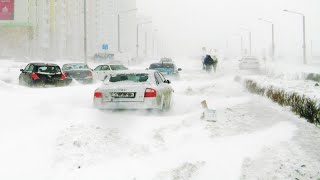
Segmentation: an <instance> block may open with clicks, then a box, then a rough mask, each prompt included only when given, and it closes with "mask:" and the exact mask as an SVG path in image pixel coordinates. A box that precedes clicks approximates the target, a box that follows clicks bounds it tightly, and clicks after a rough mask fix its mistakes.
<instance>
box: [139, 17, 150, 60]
mask: <svg viewBox="0 0 320 180" xmlns="http://www.w3.org/2000/svg"><path fill="white" fill-rule="evenodd" d="M150 23H152V21H146V22H142V23H137V45H136V46H137V47H136V56H137V57H138V56H139V26H140V25H143V24H150Z"/></svg>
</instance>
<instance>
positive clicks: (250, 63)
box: [239, 56, 260, 70]
mask: <svg viewBox="0 0 320 180" xmlns="http://www.w3.org/2000/svg"><path fill="white" fill-rule="evenodd" d="M259 68H260V62H259V59H258V58H257V57H254V56H245V57H243V58H241V60H240V63H239V69H247V70H249V69H259Z"/></svg>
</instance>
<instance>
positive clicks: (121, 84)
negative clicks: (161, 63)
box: [93, 70, 173, 110]
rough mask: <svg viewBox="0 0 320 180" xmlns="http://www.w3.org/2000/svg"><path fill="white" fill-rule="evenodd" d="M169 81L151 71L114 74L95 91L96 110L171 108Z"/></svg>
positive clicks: (171, 90) (156, 72) (171, 92)
mask: <svg viewBox="0 0 320 180" xmlns="http://www.w3.org/2000/svg"><path fill="white" fill-rule="evenodd" d="M172 94H173V89H172V87H171V86H170V81H169V80H166V79H165V77H164V76H163V75H162V74H161V73H159V72H158V71H154V70H140V71H130V70H126V71H118V72H113V74H112V75H110V76H109V77H108V78H107V79H105V81H104V83H103V85H102V86H101V87H99V88H98V89H96V90H95V92H94V99H93V101H94V105H95V107H96V108H99V109H156V110H167V109H169V108H170V106H171V100H172Z"/></svg>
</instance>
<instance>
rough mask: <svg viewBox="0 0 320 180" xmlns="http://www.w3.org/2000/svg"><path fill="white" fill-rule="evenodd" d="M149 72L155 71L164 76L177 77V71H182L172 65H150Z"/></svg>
mask: <svg viewBox="0 0 320 180" xmlns="http://www.w3.org/2000/svg"><path fill="white" fill-rule="evenodd" d="M148 69H151V70H157V71H159V72H161V73H162V74H163V75H165V76H174V77H179V76H180V74H179V71H182V69H181V68H177V66H176V65H175V64H174V63H152V64H150V66H149V68H148Z"/></svg>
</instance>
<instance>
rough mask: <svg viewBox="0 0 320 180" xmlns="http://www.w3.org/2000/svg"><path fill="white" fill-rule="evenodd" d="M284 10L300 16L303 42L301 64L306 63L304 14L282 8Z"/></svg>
mask: <svg viewBox="0 0 320 180" xmlns="http://www.w3.org/2000/svg"><path fill="white" fill-rule="evenodd" d="M283 11H284V12H287V13H293V14H298V15H300V16H302V28H303V29H302V33H303V34H302V36H303V42H302V43H303V44H302V51H303V64H307V52H306V48H307V47H306V19H305V16H304V14H302V13H299V12H294V11H289V10H283Z"/></svg>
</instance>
